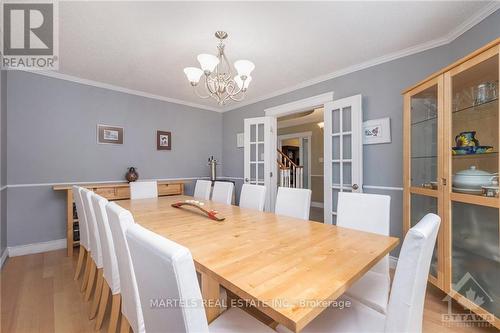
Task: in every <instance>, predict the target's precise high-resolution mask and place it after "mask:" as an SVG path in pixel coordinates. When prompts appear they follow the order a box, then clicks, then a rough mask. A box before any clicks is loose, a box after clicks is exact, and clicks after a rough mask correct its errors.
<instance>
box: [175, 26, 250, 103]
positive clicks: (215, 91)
mask: <svg viewBox="0 0 500 333" xmlns="http://www.w3.org/2000/svg"><path fill="white" fill-rule="evenodd" d="M215 37H217V38H218V39H219V42H218V44H217V51H218V52H217V56H214V55H212V54H205V53H204V54H200V55H198V57H197V59H198V62H199V63H200V68H198V67H186V68H184V74H186V77H187V79H188V81H189V83H190V84H191V86H192V87H193V90H194V92H195V94H196V95H198V96H199V97H200V98H204V99H206V98H213V99H215V100H216V101H217V103H218V104H219V105H225V104H226V103H227V102H228V101H236V102H239V101H242V100H243V99H244V98H245V93H246V91H247V89H248V86H249V85H250V82H251V81H252V77H251V76H250V74H251V73H252V71H253V70H254V69H255V65H254V64H253V62H251V61H249V60H237V61H235V62H234V68H235V69H236V73H237V74H236V76H234V77H233V75H234V74H233V69H232V68H231V65H230V64H229V61H228V59H227V57H226V54H225V52H224V46H225V45H224V39H226V38H227V33H226V32H224V31H217V32H216V33H215ZM200 81H203V83H202V84H200ZM200 85H202V86H203V89H204V92H202V93H200V92H199V89H200V88H199V86H200Z"/></svg>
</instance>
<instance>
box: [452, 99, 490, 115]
mask: <svg viewBox="0 0 500 333" xmlns="http://www.w3.org/2000/svg"><path fill="white" fill-rule="evenodd" d="M495 102H498V98H495V99H492V100H489V101H487V102H484V103H481V104H477V105H469V106H467V107H464V108H461V109H458V110H453V113H457V112H463V111H468V110H474V109H479V110H481V109H485V108H487V107H488V106H490V105H492V104H495ZM479 110H477V111H479Z"/></svg>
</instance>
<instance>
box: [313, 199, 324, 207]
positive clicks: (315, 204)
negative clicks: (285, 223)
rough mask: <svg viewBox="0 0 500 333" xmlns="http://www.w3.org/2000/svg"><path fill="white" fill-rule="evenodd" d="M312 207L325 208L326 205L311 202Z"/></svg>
mask: <svg viewBox="0 0 500 333" xmlns="http://www.w3.org/2000/svg"><path fill="white" fill-rule="evenodd" d="M311 207H316V208H324V207H325V205H324V204H323V203H322V202H319V201H311Z"/></svg>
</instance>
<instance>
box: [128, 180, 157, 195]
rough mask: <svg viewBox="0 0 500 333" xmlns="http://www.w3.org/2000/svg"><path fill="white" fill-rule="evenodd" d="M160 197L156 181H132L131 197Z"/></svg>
mask: <svg viewBox="0 0 500 333" xmlns="http://www.w3.org/2000/svg"><path fill="white" fill-rule="evenodd" d="M156 197H158V183H157V182H156V181H140V182H132V183H130V199H132V200H133V199H149V198H156Z"/></svg>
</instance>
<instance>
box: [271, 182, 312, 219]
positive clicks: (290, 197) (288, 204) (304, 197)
mask: <svg viewBox="0 0 500 333" xmlns="http://www.w3.org/2000/svg"><path fill="white" fill-rule="evenodd" d="M310 209H311V190H308V189H305V188H291V187H279V188H278V195H277V197H276V208H275V210H274V213H276V214H278V215H284V216H290V217H296V218H298V219H302V220H309V210H310Z"/></svg>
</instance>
